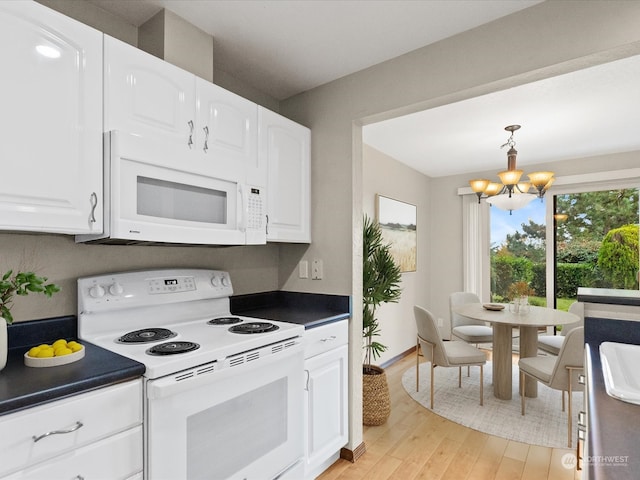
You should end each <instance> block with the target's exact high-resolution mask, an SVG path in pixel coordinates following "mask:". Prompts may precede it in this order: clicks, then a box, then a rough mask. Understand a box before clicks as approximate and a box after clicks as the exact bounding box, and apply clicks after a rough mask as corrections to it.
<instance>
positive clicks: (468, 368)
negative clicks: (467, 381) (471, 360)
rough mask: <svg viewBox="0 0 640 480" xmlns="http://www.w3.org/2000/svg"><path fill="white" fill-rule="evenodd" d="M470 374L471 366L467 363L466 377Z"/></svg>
mask: <svg viewBox="0 0 640 480" xmlns="http://www.w3.org/2000/svg"><path fill="white" fill-rule="evenodd" d="M470 376H471V367H470V366H469V365H467V377H470Z"/></svg>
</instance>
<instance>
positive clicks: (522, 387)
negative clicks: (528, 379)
mask: <svg viewBox="0 0 640 480" xmlns="http://www.w3.org/2000/svg"><path fill="white" fill-rule="evenodd" d="M524 397H525V391H524V372H523V371H522V370H520V410H521V413H522V415H524Z"/></svg>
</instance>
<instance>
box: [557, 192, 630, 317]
mask: <svg viewBox="0 0 640 480" xmlns="http://www.w3.org/2000/svg"><path fill="white" fill-rule="evenodd" d="M638 193H639V190H638V189H637V188H625V189H617V190H600V191H590V192H581V193H570V194H563V195H555V196H554V215H553V218H554V221H553V223H554V227H555V228H554V259H555V260H554V264H555V268H554V270H555V291H554V295H555V301H556V304H557V305H558V306H559V307H560V306H561V305H563V304H566V303H567V301H569V303H570V300H572V299H575V298H576V296H577V289H578V287H599V288H619V289H626V290H637V289H638V248H639V246H638V223H639V218H638Z"/></svg>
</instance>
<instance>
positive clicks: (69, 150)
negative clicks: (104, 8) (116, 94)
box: [0, 1, 102, 234]
mask: <svg viewBox="0 0 640 480" xmlns="http://www.w3.org/2000/svg"><path fill="white" fill-rule="evenodd" d="M0 44H2V75H0V91H1V92H2V106H1V109H2V113H1V114H0V162H1V163H2V176H1V178H2V179H1V181H0V229H2V230H16V231H38V232H53V233H68V234H75V233H100V232H101V231H102V205H101V203H102V34H101V33H100V32H98V31H97V30H94V29H92V28H90V27H88V26H86V25H83V24H81V23H79V22H76V21H74V20H72V19H70V18H68V17H66V16H64V15H62V14H60V13H58V12H54V11H53V10H50V9H49V8H47V7H44V6H42V5H40V4H38V3H36V2H24V1H2V2H0ZM98 203H100V205H98Z"/></svg>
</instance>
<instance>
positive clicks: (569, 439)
mask: <svg viewBox="0 0 640 480" xmlns="http://www.w3.org/2000/svg"><path fill="white" fill-rule="evenodd" d="M568 390H569V394H568V397H569V407H568V408H567V415H568V416H569V418H568V419H567V446H568V447H569V448H571V420H572V419H571V400H572V398H573V397H572V396H571V394H572V391H571V370H569V389H568ZM562 398H564V392H562Z"/></svg>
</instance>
